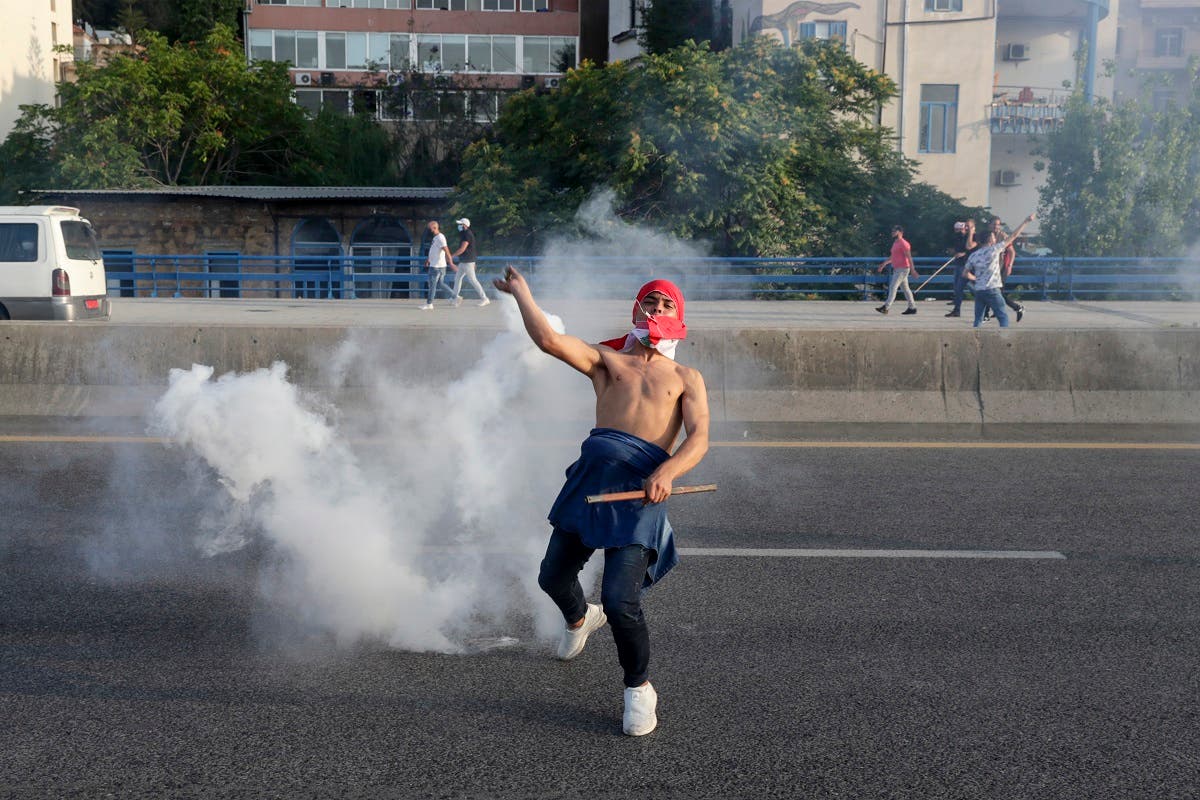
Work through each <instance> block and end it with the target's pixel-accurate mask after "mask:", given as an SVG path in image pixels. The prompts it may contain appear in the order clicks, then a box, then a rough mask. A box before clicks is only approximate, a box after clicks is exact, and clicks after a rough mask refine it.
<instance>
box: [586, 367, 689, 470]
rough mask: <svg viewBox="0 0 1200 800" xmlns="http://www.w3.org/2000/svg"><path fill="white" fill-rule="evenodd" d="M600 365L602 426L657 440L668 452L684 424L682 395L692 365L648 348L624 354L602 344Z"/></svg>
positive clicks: (598, 409) (597, 379) (598, 414)
mask: <svg viewBox="0 0 1200 800" xmlns="http://www.w3.org/2000/svg"><path fill="white" fill-rule="evenodd" d="M598 349H599V351H600V358H601V361H602V362H603V367H602V368H601V369H598V370H596V372H595V374H594V375H593V377H592V386H593V387H595V390H596V426H597V427H600V428H615V429H617V430H620V431H625V432H626V433H631V434H633V435H634V436H637V437H638V438H641V439H645V440H646V441H648V442H653V443H654V444H656V445H658V446H659V447H661V448H662V449H664V450H666V451H667V452H670V451H671V445H672V444H674V443H675V439H676V438H677V437H678V436H679V428H680V426H681V425H682V424H683V408H682V398H683V394H684V389H685V387H686V378H687V375H688V372H690V371H691V370H690V368H689V367H684V366H681V365H679V364H676V363H675V362H674V361H672V360H671V359H669V358H667V357H666V356H662V355H657V354H655V355H653V356H651V357H650V358H647V357H646V355H645V352H644V351H641V352H638V353H636V354H628V353H618V352H616V351H614V350H609V349H608V348H606V347H604V346H601V347H600V348H598Z"/></svg>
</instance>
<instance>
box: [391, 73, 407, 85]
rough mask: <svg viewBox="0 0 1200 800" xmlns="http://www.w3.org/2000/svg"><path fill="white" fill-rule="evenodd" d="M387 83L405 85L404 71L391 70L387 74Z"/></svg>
mask: <svg viewBox="0 0 1200 800" xmlns="http://www.w3.org/2000/svg"><path fill="white" fill-rule="evenodd" d="M387 85H388V86H403V85H404V73H403V72H389V73H388V74H387Z"/></svg>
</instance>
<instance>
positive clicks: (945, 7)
mask: <svg viewBox="0 0 1200 800" xmlns="http://www.w3.org/2000/svg"><path fill="white" fill-rule="evenodd" d="M954 5H955V4H954V0H933V10H934V11H961V10H962V7H961V6H959V8H957V9H956V8H955V7H954Z"/></svg>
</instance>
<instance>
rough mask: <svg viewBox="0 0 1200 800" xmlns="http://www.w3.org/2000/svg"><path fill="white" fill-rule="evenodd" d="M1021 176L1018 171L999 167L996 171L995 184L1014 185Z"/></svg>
mask: <svg viewBox="0 0 1200 800" xmlns="http://www.w3.org/2000/svg"><path fill="white" fill-rule="evenodd" d="M1019 177H1021V175H1020V173H1018V172H1013V171H1012V170H1011V169H1001V170H997V171H996V185H997V186H1016V185H1017V179H1018V178H1019Z"/></svg>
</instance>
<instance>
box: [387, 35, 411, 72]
mask: <svg viewBox="0 0 1200 800" xmlns="http://www.w3.org/2000/svg"><path fill="white" fill-rule="evenodd" d="M411 38H412V37H410V36H409V35H408V34H407V33H393V34H392V35H391V41H392V45H391V53H392V69H394V70H404V71H407V70H409V69H412V54H411V53H410V52H409V49H408V48H409V46H410V44H411Z"/></svg>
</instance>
